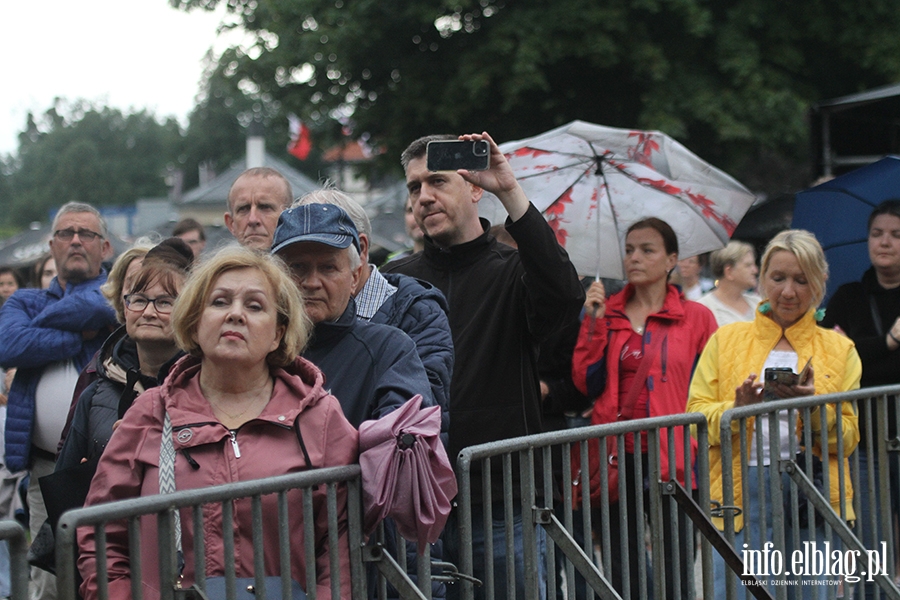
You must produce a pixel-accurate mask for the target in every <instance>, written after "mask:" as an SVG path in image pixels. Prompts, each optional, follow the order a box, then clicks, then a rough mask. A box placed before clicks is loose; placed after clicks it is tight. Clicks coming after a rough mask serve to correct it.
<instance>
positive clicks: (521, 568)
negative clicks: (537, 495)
mask: <svg viewBox="0 0 900 600" xmlns="http://www.w3.org/2000/svg"><path fill="white" fill-rule="evenodd" d="M458 510H459V509H454V510H453V512H452V513H450V518H449V519H448V520H447V525H446V526H445V527H444V556H446V557H447V560H448V561H450V562H451V563H453V564H455V565H457V566H459V564H460V557H461V555H462V553H461V548H460V545H459V544H460V541H459V532H460V530H459V514H458ZM492 521H493V524H492V531H491V539H492V540H493V555H494V556H493V561H492V562H493V566H494V600H506V599H510V600H512V599H513V598H516V599H521V598H524V597H525V586H526V580H525V565H524V562H523V556H524V554H523V553H524V547H523V543H522V541H523V540H522V526H523V525H522V510H521V507H520V506H519V505H518V504H517V506H516V507H515V509H514V510H513V536H514V551H515V555H516V556H515V585H516V590H515V595H513V594H511V593H510V592H509V591H508V590H507V584H506V522H505V520H504V518H503V505H502V504H499V503H498V504H494V505H493V510H492ZM534 534H535V541H536V544H537V561H538V573H537V575H538V589H539V594H540V595H539V597H540V598H541V600H546V598H547V567H546V564H545V563H546V560H547V534H546V532H545V531H544V529H543V528H542V527H539V526H534ZM484 542H485V531H484V506H483V505H481V504H473V505H472V565H473V573H472V574H473V575H474V576H475V577H476V578H478V579H479V580H481V581H482V582H484V577H485V567H484V565H485V562H486V561H485V556H484ZM460 597H461V594H460V584H455V585H448V586H447V599H448V600H458V599H459V598H460ZM475 598H476V599H477V600H481V599H483V598H487V595H486V593H485V589H484V586H475Z"/></svg>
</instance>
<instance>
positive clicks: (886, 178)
mask: <svg viewBox="0 0 900 600" xmlns="http://www.w3.org/2000/svg"><path fill="white" fill-rule="evenodd" d="M892 199H900V158H898V157H896V156H888V157H886V158H882V159H881V160H879V161H878V162H874V163H872V164H870V165H866V166H865V167H862V168H860V169H856V170H855V171H850V172H849V173H845V174H844V175H841V176H840V177H836V178H834V179H832V180H831V181H827V182H825V183H823V184H821V185H817V186H815V187H813V188H810V189H808V190H804V191H802V192H799V193H798V194H797V196H796V198H795V200H794V220H793V222H792V223H791V226H792V227H794V228H796V229H806V230H808V231H811V232H812V233H813V234H815V236H816V239H818V240H819V243H820V244H822V248H823V249H824V250H825V259H826V260H827V261H828V271H829V277H828V289H827V291H826V296H825V300H826V301H827V300H828V298H829V297H831V294H832V293H834V291H835V290H836V289H837V288H838V287H839V286H840V285H842V284H844V283H848V282H850V281H857V280H858V279H859V278H860V277H861V276H862V274H863V271H865V270H866V269H867V268H868V267H869V265H870V264H871V263H870V262H869V248H868V243H867V240H868V236H869V230H868V221H869V214H870V213H871V212H872V209H873V208H875V207H876V206H878V204H880V203H881V202H883V201H884V200H892Z"/></svg>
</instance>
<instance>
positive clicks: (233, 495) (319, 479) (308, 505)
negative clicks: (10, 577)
mask: <svg viewBox="0 0 900 600" xmlns="http://www.w3.org/2000/svg"><path fill="white" fill-rule="evenodd" d="M359 482H360V477H359V465H351V466H346V467H333V468H328V469H317V470H313V471H304V472H301V473H292V474H290V475H283V476H279V477H273V478H269V479H259V480H252V481H244V482H240V483H234V484H226V485H219V486H214V487H209V488H205V489H193V490H181V491H177V492H175V493H172V494H165V495H154V496H148V497H145V498H134V499H130V500H122V501H118V502H111V503H108V504H98V505H95V506H89V507H86V508H81V509H77V510H73V511H70V512H67V513H65V514H64V515H63V516H62V517H60V521H59V525H58V526H57V536H56V544H57V547H56V564H57V584H58V586H57V587H58V592H59V597H60V598H61V599H62V600H75V598H76V595H75V594H76V589H75V586H76V581H75V560H76V547H77V541H76V529H77V528H79V527H86V526H90V527H94V528H95V531H96V539H97V567H98V577H99V586H98V587H99V597H100V598H101V599H104V600H105V599H106V598H108V597H109V589H108V586H107V573H106V565H107V561H106V546H105V529H104V527H105V525H106V524H107V523H109V522H111V521H117V520H125V521H127V524H128V533H129V551H130V552H129V562H130V569H131V593H132V596H131V597H132V598H133V599H134V600H140V598H142V590H141V581H142V580H144V578H146V579H147V580H150V578H154V577H158V581H159V589H160V591H161V597H162V599H163V600H166V599H167V598H174V595H175V592H174V582H175V581H176V574H177V567H176V554H175V545H174V534H173V532H174V527H173V525H174V519H173V514H174V511H175V510H178V509H184V508H189V509H190V515H191V517H190V518H191V520H192V522H193V527H194V531H203V530H204V529H203V528H204V517H203V505H205V504H210V503H221V504H222V511H223V520H224V521H225V522H224V523H223V524H222V531H224V532H226V533H225V538H226V539H225V541H224V544H225V565H226V572H225V574H224V575H225V579H226V588H227V589H228V590H229V592H230V591H231V590H233V587H234V577H235V573H234V560H233V559H232V560H229V559H228V557H229V552H230V553H231V555H233V539H232V544H229V543H228V541H229V538H230V537H231V536H229V535H228V533H227V532H230V531H233V530H234V522H233V518H234V515H233V510H232V506H233V505H232V501H233V500H236V499H240V498H250V499H251V506H252V511H253V554H254V561H255V563H256V565H257V569H256V571H257V575H258V576H259V578H258V579H257V581H256V588H257V590H260V589H262V588H264V585H265V581H264V577H263V576H262V573H263V540H262V535H263V532H262V503H261V501H260V499H261V498H262V496H265V495H269V494H277V496H278V511H279V514H278V519H279V523H280V524H284V523H287V522H288V518H289V511H292V510H298V509H299V510H302V514H303V527H304V540H305V544H304V559H305V561H306V565H307V580H306V581H305V582H300V583H301V584H302V585H303V586H304V587H305V589H306V594H307V596H308V597H309V598H310V599H315V598H316V585H315V583H316V572H315V571H316V569H315V564H316V563H315V556H316V547H315V541H314V535H313V518H314V517H313V503H312V493H311V491H312V489H313V488H315V487H316V486H325V489H326V493H327V512H328V538H329V545H330V562H331V570H332V572H333V573H335V572H337V571H338V570H339V569H338V564H339V561H340V557H339V554H338V543H337V541H338V521H337V508H338V507H337V488H338V486H342V485H344V486H346V487H347V491H348V508H349V507H354V506H355V507H358V506H360V500H359V495H360V488H359ZM295 489H300V490H302V491H303V492H304V493H303V502H302V507H290V506H288V502H287V492H288V491H290V490H295ZM348 512H349V533H350V555H351V556H350V558H351V560H350V564H351V581H352V584H351V587H352V589H351V590H346V589H341V585H340V581H339V578H332V580H331V597H332V598H349V597H351V594H352V597H353V598H364V597H365V596H366V589H365V585H366V579H365V576H364V574H363V573H362V572H361V566H362V564H363V557H362V548H363V545H362V539H361V537H360V534H361V526H360V520H359V517H360V512H359V511H358V510H352V508H351V509H350V510H349V511H348ZM184 514H185V512H184V511H182V515H184ZM154 516H155V518H156V520H157V530H158V532H159V539H160V540H168V541H169V543H160V544H159V573H145V572H143V569H142V563H141V556H140V520H141V519H142V518H152V517H154ZM291 533H292V532H290V531H287V530H286V528H285V527H284V526H281V528H280V531H279V560H280V564H281V565H282V568H281V573H282V578H283V579H282V581H283V583H285V581H284V579H288V580H289V578H290V564H291V560H292V559H296V558H297V557H291V556H290V546H289V539H290V535H291ZM203 538H204V536H202V535H197V536H194V545H193V548H184V549H183V550H184V552H185V553H188V552H193V556H194V557H195V559H196V571H197V572H198V573H203V572H205V559H204V557H205V547H204V540H203ZM229 546H231V550H229ZM202 579H203V578H198V580H202ZM198 583H200V581H198ZM286 583H288V585H283V586H282V589H283V593H284V594H285V598H286V599H288V598H290V589H291V588H290V585H289V581H288V582H286ZM229 597H232V596H230V595H229Z"/></svg>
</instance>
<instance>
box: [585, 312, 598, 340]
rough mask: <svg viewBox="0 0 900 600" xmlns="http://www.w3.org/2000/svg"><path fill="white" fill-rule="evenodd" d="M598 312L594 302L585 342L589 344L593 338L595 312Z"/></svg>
mask: <svg viewBox="0 0 900 600" xmlns="http://www.w3.org/2000/svg"><path fill="white" fill-rule="evenodd" d="M598 310H600V305H599V304H597V303H596V302H595V303H594V306H593V308H591V321H590V323H588V334H587V341H588V343H590V342H591V339H592V338H593V337H594V321H596V320H597V311H598Z"/></svg>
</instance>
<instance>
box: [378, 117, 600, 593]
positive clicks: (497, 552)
mask: <svg viewBox="0 0 900 600" xmlns="http://www.w3.org/2000/svg"><path fill="white" fill-rule="evenodd" d="M462 138H463V139H467V140H482V139H483V140H486V141H487V142H488V143H489V144H490V148H491V154H490V168H489V169H488V170H486V171H477V172H474V171H458V172H453V171H439V172H431V171H429V170H428V168H427V166H426V156H425V154H426V147H427V144H428V142H429V141H432V140H440V139H455V138H452V137H448V136H429V137H424V138H420V139H418V140H416V141H415V142H413V143H412V144H411V145H410V146H409V147H408V148H407V149H406V150H405V151H404V152H403V155H402V156H401V162H402V164H403V168H404V169H405V172H406V186H407V189H408V191H409V196H410V201H411V204H412V206H413V213H414V215H415V217H416V222H417V223H418V224H419V227H421V228H422V231H424V232H425V250H424V251H423V252H420V253H418V254H414V255H413V256H410V257H406V258H403V259H400V260H397V261H394V262H392V263H390V264H388V265H387V266H386V267H384V268H383V269H382V270H383V271H384V272H385V273H391V272H396V273H403V274H405V275H411V276H413V277H417V278H419V279H422V280H425V281H427V282H429V283H431V284H432V285H434V286H435V287H437V288H438V289H439V290H441V292H443V293H444V296H445V297H446V298H447V302H448V304H449V306H450V312H449V314H450V329H451V332H452V334H453V345H454V348H455V351H456V358H455V362H454V366H453V377H452V380H451V384H450V444H449V448H450V450H449V455H450V456H451V457H455V456H457V454H458V453H459V451H460V450H461V449H462V448H465V447H467V446H472V445H475V444H482V443H486V442H493V441H497V440H502V439H507V438H512V437H517V436H521V435H528V434H533V433H540V432H541V431H542V425H541V391H540V385H539V374H538V368H537V354H538V351H537V349H538V345H539V344H540V342H541V341H542V340H543V339H545V338H546V337H547V336H549V335H551V334H553V333H555V332H556V331H558V330H559V329H560V328H561V327H562V326H563V325H564V324H565V323H567V322H569V321H571V320H572V319H573V318H575V317H577V315H578V313H579V311H580V310H581V305H582V304H583V302H584V291H583V290H582V288H581V285H580V284H579V281H578V275H577V274H576V272H575V267H574V266H573V265H572V263H571V262H570V261H569V257H568V255H567V254H566V252H565V250H563V249H562V248H561V247H560V246H559V244H558V243H557V241H556V236H555V235H554V233H553V230H552V229H550V226H549V225H548V224H547V222H546V221H545V220H544V218H543V216H541V213H540V212H539V211H538V210H537V209H536V208H535V207H534V206H533V205H532V204H531V203H530V202H529V200H528V198H527V197H526V196H525V192H524V191H523V190H522V188H521V186H520V185H519V183H518V181H516V178H515V176H514V175H513V172H512V169H511V167H510V166H509V163H508V162H507V160H506V158H505V157H504V156H503V153H502V152H501V151H500V149H499V148H498V147H497V145H496V144H495V143H494V141H493V140H492V139H491V138H490V136H488V135H487V134H486V133H484V134H476V135H471V136H462ZM484 190H487V191H489V192H491V193H493V194H494V195H496V196H497V197H498V198H499V199H500V202H501V203H502V204H503V206H504V208H505V209H506V211H507V213H508V214H509V218H508V219H507V221H506V229H507V231H508V232H509V233H510V234H511V235H512V237H513V238H514V239H515V240H516V242H517V243H518V245H519V248H518V250H515V249H513V248H510V247H509V246H506V245H503V244H499V243H497V241H496V240H495V239H494V237H493V236H491V235H490V234H489V232H488V230H489V228H490V223H488V222H487V221H482V220H480V219H479V217H478V202H479V200H481V197H482V194H483V192H484ZM499 471H500V469H497V470H496V471H495V472H494V473H495V477H494V481H493V482H492V488H495V490H497V491H498V492H499V490H500V488H499V487H498V486H497V485H496V484H498V483H499V479H500V476H499ZM513 471H514V473H516V474H517V471H518V469H514V470H513ZM480 481H481V477H480V474H475V473H473V477H472V482H473V484H474V485H473V496H472V502H473V515H472V516H473V518H472V521H473V525H474V527H475V528H476V530H477V529H478V528H479V526H480V525H481V523H483V520H482V517H481V514H480V513H481V511H482V510H483V507H482V502H483V501H482V496H481V488H480V485H479V484H480ZM492 497H493V499H494V502H495V504H494V505H493V507H492V510H493V512H494V515H495V518H496V519H499V523H496V521H495V526H494V532H495V535H496V532H497V531H498V530H499V531H501V532H502V531H503V527H504V524H503V521H502V518H503V513H502V505H499V504H497V503H496V502H498V501H499V500H502V496H501V495H499V494H498V493H495V494H493V496H492ZM517 504H518V503H517ZM516 510H518V507H517V509H516ZM498 513H499V514H498ZM516 518H517V523H516V527H517V530H516V535H517V538H518V539H517V540H516V547H517V552H516V554H517V561H516V562H517V564H516V579H517V583H516V595H518V596H521V595H522V594H523V591H524V588H525V574H524V569H523V565H522V553H521V552H519V551H518V549H519V547H520V544H521V539H520V537H519V536H520V530H521V522H520V521H519V519H520V518H521V515H520V514H518V513H517V514H516ZM455 525H456V523H455V519H454V516H453V515H451V520H450V522H449V523H448V526H447V530H446V532H445V533H446V535H445V544H446V547H447V553H448V555H451V554H454V553H455V552H456V550H457V548H456V542H457V541H458V540H457V539H456V538H457V533H456V531H455ZM538 529H540V528H538ZM473 534H474V535H473V540H472V542H473V546H474V552H475V556H474V564H475V576H476V577H479V575H480V574H482V573H483V564H484V558H483V556H482V557H481V558H479V557H480V555H481V554H480V553H483V548H482V547H480V546H481V544H482V543H483V533H482V532H479V531H474V532H473ZM501 535H502V533H501ZM537 535H538V537H539V538H540V536H541V532H540V531H539V532H538V533H537ZM540 543H541V540H540V539H539V544H540ZM505 552H506V547H505V544H504V543H503V542H502V541H501V542H500V543H495V544H494V561H493V562H494V574H495V597H498V598H511V597H512V595H511V594H508V593H507V591H506V577H505V576H504V573H505V572H506V571H505V569H506V566H505V565H506V563H505V560H506V557H505ZM448 558H450V560H451V562H454V561H455V560H456V559H457V557H456V556H448ZM541 564H542V561H541ZM538 576H539V577H540V576H542V574H541V573H539V574H538ZM458 587H459V586H451V589H450V590H448V597H450V595H451V594H450V592H457V591H458ZM477 593H483V591H482V590H481V589H480V588H479V589H477Z"/></svg>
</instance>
